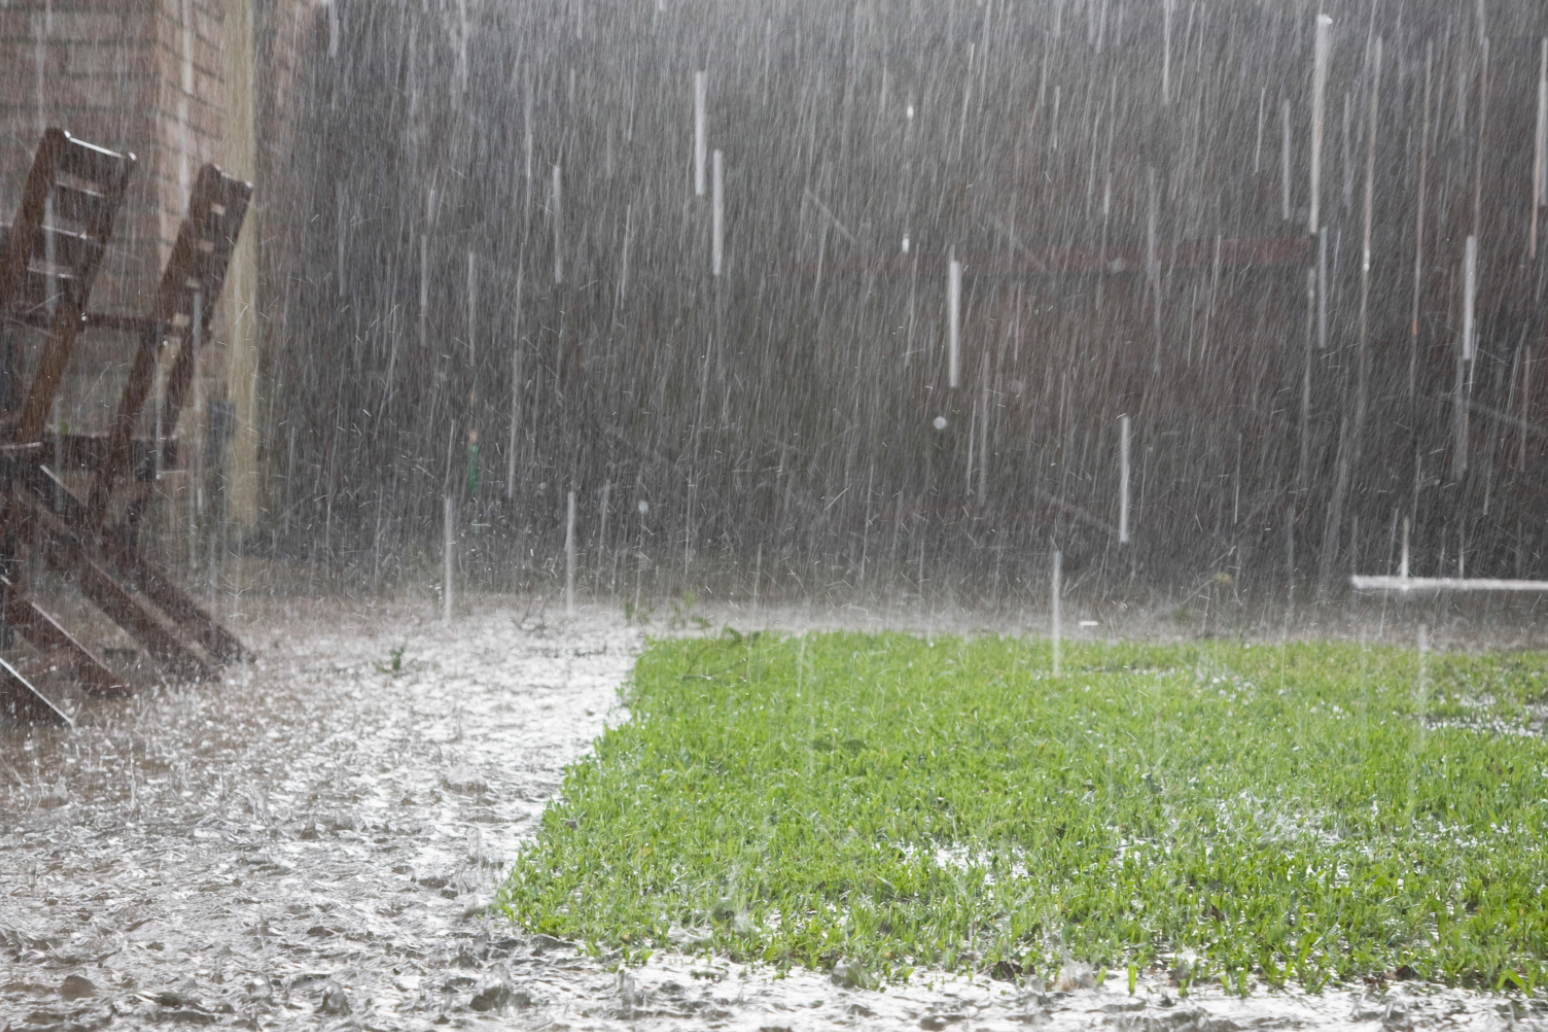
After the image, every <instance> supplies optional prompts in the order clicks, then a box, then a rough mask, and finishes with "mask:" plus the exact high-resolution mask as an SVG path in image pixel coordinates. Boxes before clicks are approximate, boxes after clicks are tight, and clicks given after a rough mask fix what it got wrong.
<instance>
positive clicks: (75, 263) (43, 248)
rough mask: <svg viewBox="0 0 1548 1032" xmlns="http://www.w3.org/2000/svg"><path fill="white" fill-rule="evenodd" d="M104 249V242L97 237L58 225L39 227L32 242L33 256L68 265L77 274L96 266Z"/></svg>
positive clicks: (55, 263) (59, 264)
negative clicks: (61, 227) (51, 251)
mask: <svg viewBox="0 0 1548 1032" xmlns="http://www.w3.org/2000/svg"><path fill="white" fill-rule="evenodd" d="M51 248H52V250H53V253H52V255H50V253H49V251H50V249H51ZM102 250H103V248H102V242H101V241H100V240H98V239H97V238H96V237H93V236H88V235H87V234H85V233H77V232H75V231H74V230H69V229H60V228H59V227H57V226H41V227H39V229H38V232H37V236H36V237H34V238H33V243H32V257H33V258H35V259H38V260H40V261H41V260H49V261H52V263H53V264H54V265H55V266H65V267H68V268H69V269H70V270H71V271H72V272H74V273H76V274H77V275H79V274H80V273H81V271H82V270H84V269H89V268H95V267H96V265H97V263H98V262H99V261H101V260H102Z"/></svg>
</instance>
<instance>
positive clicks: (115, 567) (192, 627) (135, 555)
mask: <svg viewBox="0 0 1548 1032" xmlns="http://www.w3.org/2000/svg"><path fill="white" fill-rule="evenodd" d="M37 470H38V474H39V479H38V480H37V481H36V482H35V483H34V485H33V491H34V496H35V498H36V500H37V501H38V503H39V504H41V505H44V506H46V507H48V508H49V509H50V510H52V511H53V513H54V514H55V515H56V516H57V517H58V518H59V519H60V520H61V521H62V522H63V523H64V524H66V525H75V526H79V525H80V524H82V523H83V522H84V521H85V513H86V505H85V502H83V501H82V500H81V498H80V496H79V495H77V494H76V493H75V492H74V491H72V490H71V489H70V487H69V485H67V484H66V483H65V482H64V481H63V480H61V479H60V478H59V475H58V474H57V473H55V472H54V471H53V470H51V469H49V468H48V467H47V466H45V465H41V464H40V465H39V466H38V467H37ZM98 542H99V544H100V546H101V553H100V558H101V559H102V560H103V562H104V563H105V565H106V566H107V567H108V569H109V570H111V571H112V572H113V573H115V574H117V575H118V576H120V577H122V578H123V579H125V580H127V581H128V582H129V583H130V584H132V585H134V587H135V588H136V589H138V590H139V591H141V592H143V593H144V594H145V596H146V597H147V598H149V599H150V600H151V601H152V602H153V603H155V604H156V606H157V607H158V608H160V609H161V611H162V612H163V613H164V614H166V616H167V617H168V618H169V619H170V620H171V621H172V622H173V623H174V624H176V625H177V628H178V630H179V631H181V632H182V633H183V634H185V635H187V636H188V637H189V638H191V639H193V640H194V641H196V642H198V643H199V645H200V646H201V647H203V649H204V650H205V651H206V652H208V653H209V654H210V655H211V656H214V657H215V658H216V659H219V660H221V661H222V662H226V663H235V662H238V661H240V660H242V659H245V658H247V657H248V656H250V655H251V653H250V652H248V651H247V647H246V646H244V645H243V644H242V642H241V641H240V640H239V639H238V638H237V636H236V635H234V634H232V633H231V632H230V631H228V630H226V628H225V627H223V626H221V624H220V621H218V620H216V619H215V618H214V617H213V616H211V615H210V614H209V613H208V612H207V611H206V610H205V609H204V607H203V606H201V605H199V603H197V602H195V601H194V600H193V597H192V596H191V595H189V594H188V593H187V592H186V591H184V590H183V589H182V588H181V587H180V586H179V585H178V583H177V582H176V581H175V580H173V579H172V577H171V576H170V575H169V574H167V573H166V571H164V570H163V569H162V568H161V567H160V566H159V565H157V564H156V563H154V562H152V561H151V560H149V559H147V558H146V557H145V556H143V555H141V554H140V552H139V549H138V548H137V547H136V545H135V540H134V532H133V528H132V527H129V526H116V527H105V528H103V530H102V532H101V534H100V536H99V538H98Z"/></svg>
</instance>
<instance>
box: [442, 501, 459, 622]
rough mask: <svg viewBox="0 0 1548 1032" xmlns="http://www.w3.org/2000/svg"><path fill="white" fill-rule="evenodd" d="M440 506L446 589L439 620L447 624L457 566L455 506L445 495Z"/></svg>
mask: <svg viewBox="0 0 1548 1032" xmlns="http://www.w3.org/2000/svg"><path fill="white" fill-rule="evenodd" d="M441 506H442V513H441V521H442V524H443V526H444V529H445V533H446V540H445V542H444V543H443V546H442V552H443V554H444V557H445V560H446V588H445V591H444V592H443V599H444V603H445V604H444V606H443V610H442V614H441V619H442V620H443V621H444V622H446V623H448V624H449V623H451V619H452V574H453V572H454V570H455V568H456V565H457V505H456V503H455V502H454V501H453V500H452V496H451V495H446V496H445V497H443V498H442V499H441Z"/></svg>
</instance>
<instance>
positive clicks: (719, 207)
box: [710, 150, 726, 276]
mask: <svg viewBox="0 0 1548 1032" xmlns="http://www.w3.org/2000/svg"><path fill="white" fill-rule="evenodd" d="M713 188H714V199H713V203H714V218H713V222H714V235H713V237H712V238H711V246H710V271H711V273H712V274H714V275H716V276H719V275H720V270H721V265H722V261H723V259H724V256H725V240H726V162H725V154H724V153H723V152H721V151H718V150H717V151H716V152H715V161H714V183H713Z"/></svg>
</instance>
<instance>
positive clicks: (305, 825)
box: [0, 599, 1548, 1032]
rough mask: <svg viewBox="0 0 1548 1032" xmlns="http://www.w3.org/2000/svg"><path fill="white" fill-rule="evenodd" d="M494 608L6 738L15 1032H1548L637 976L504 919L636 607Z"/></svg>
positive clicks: (738, 978) (293, 632) (391, 623)
mask: <svg viewBox="0 0 1548 1032" xmlns="http://www.w3.org/2000/svg"><path fill="white" fill-rule="evenodd" d="M249 608H252V607H249ZM469 609H470V613H469V615H466V616H462V617H459V619H458V620H457V621H456V623H455V624H453V625H452V626H449V627H448V626H445V625H443V624H442V623H441V621H440V619H439V617H438V615H437V614H436V613H435V612H434V611H433V609H432V608H431V607H429V606H428V605H417V606H416V605H412V604H401V605H396V606H384V607H375V608H372V607H365V606H358V607H356V608H350V609H347V610H346V609H345V608H344V607H342V606H340V605H338V604H333V603H329V602H322V601H307V602H281V603H275V604H274V605H273V606H272V607H271V611H268V612H265V613H264V614H263V615H261V616H250V617H248V618H246V619H247V623H245V624H243V625H239V626H241V627H242V632H243V634H244V636H245V637H246V639H247V641H248V644H250V645H252V646H254V647H255V649H256V650H257V652H258V654H259V656H258V659H257V661H256V662H254V663H252V664H250V665H247V666H242V667H236V668H233V669H232V670H231V671H230V672H229V674H228V676H227V679H226V681H225V682H224V683H223V684H220V685H212V686H202V687H194V688H187V689H167V688H163V689H160V690H156V691H150V692H146V693H143V694H141V695H139V696H137V697H134V698H131V699H127V700H123V701H111V702H91V703H86V704H80V703H79V702H75V703H74V704H73V705H72V708H73V709H74V710H75V713H76V716H77V719H78V722H79V727H78V729H77V730H75V731H74V732H65V731H56V730H52V729H41V728H39V729H31V730H27V729H17V728H0V1030H6V1032H9V1030H22V1029H28V1030H31V1029H39V1030H41V1029H58V1030H64V1029H83V1030H84V1029H94V1028H108V1027H111V1028H145V1027H151V1026H157V1027H160V1026H167V1025H173V1026H175V1025H221V1026H234V1027H246V1028H292V1027H295V1028H312V1027H338V1028H362V1029H429V1028H434V1027H442V1026H452V1027H474V1028H532V1029H556V1030H557V1029H607V1030H615V1029H616V1030H622V1029H648V1028H662V1029H665V1028H717V1029H718V1028H725V1029H735V1030H747V1032H754V1030H763V1032H771V1030H776V1029H788V1030H791V1032H795V1030H804V1029H820V1028H834V1027H842V1028H854V1029H872V1028H874V1029H892V1028H910V1029H912V1028H922V1029H945V1028H958V1027H960V1028H962V1029H1011V1028H1018V1029H1020V1028H1028V1027H1037V1028H1049V1029H1076V1028H1112V1029H1155V1030H1160V1029H1167V1030H1191V1029H1197V1030H1204V1029H1209V1030H1214V1032H1225V1030H1228V1029H1251V1028H1262V1029H1270V1028H1273V1029H1280V1028H1318V1029H1322V1028H1326V1029H1332V1028H1362V1029H1407V1028H1427V1027H1446V1028H1478V1029H1494V1028H1501V1029H1503V1028H1513V1027H1514V1028H1530V1027H1538V1026H1541V1027H1544V1028H1548V1010H1544V1009H1541V1008H1538V1007H1536V1006H1535V1005H1534V1004H1533V1003H1532V1002H1530V1001H1522V1000H1520V999H1519V998H1518V999H1512V998H1507V997H1504V996H1495V995H1488V994H1476V993H1467V992H1463V991H1459V990H1433V989H1429V988H1427V987H1423V986H1415V985H1414V984H1413V983H1396V984H1393V985H1392V986H1390V987H1376V988H1371V989H1358V990H1353V991H1343V990H1341V991H1328V992H1325V993H1323V994H1321V995H1317V996H1307V995H1303V994H1299V993H1268V992H1255V993H1253V994H1252V995H1251V996H1250V997H1249V998H1247V999H1245V1000H1242V999H1237V998H1232V997H1228V996H1226V995H1224V994H1223V993H1222V992H1221V991H1220V990H1219V989H1218V988H1210V987H1204V988H1201V989H1199V990H1196V991H1195V993H1194V994H1193V996H1192V997H1190V998H1187V999H1183V998H1179V997H1178V995H1177V992H1176V990H1175V988H1173V987H1172V986H1170V985H1169V984H1168V982H1167V981H1166V979H1165V978H1164V977H1161V976H1157V977H1155V978H1146V979H1141V981H1140V984H1139V985H1138V986H1137V987H1136V991H1135V993H1134V994H1133V995H1131V994H1130V993H1129V992H1128V987H1127V984H1126V979H1125V978H1124V977H1123V976H1121V975H1114V976H1113V977H1111V978H1109V979H1107V980H1106V981H1105V982H1104V984H1103V985H1101V986H1097V985H1095V984H1094V982H1095V979H1094V978H1093V977H1092V974H1091V973H1090V972H1088V971H1085V970H1084V969H1082V968H1080V967H1079V966H1078V965H1071V968H1070V969H1069V970H1067V971H1066V972H1064V973H1063V974H1062V976H1061V979H1060V980H1059V981H1058V982H1057V983H1056V984H1054V985H1050V986H1033V987H1019V988H1018V987H1014V986H1011V985H1008V984H1006V983H1002V982H991V981H985V980H982V979H979V980H968V979H963V978H945V977H943V976H940V975H934V976H932V975H929V974H924V975H918V976H916V977H915V979H914V980H913V981H912V982H911V983H910V984H909V985H907V986H901V987H891V988H889V989H887V990H884V991H874V990H868V989H864V988H851V987H846V986H845V985H843V984H841V982H842V979H840V981H839V982H835V981H834V979H833V978H832V977H829V976H826V975H821V974H818V973H814V972H806V971H794V972H791V973H790V975H789V976H788V977H785V978H776V977H774V976H773V974H772V973H771V972H768V971H766V970H747V969H745V968H743V967H741V966H740V965H732V964H728V963H726V962H724V961H720V962H712V961H709V960H705V959H702V958H698V959H693V958H687V957H682V956H672V955H664V954H657V955H656V956H655V957H654V958H652V960H651V961H650V962H649V963H648V964H647V965H646V966H645V967H644V968H639V969H633V970H629V971H625V972H622V973H620V972H618V971H616V970H613V965H612V964H610V963H609V962H608V959H607V958H605V957H603V958H591V957H587V956H584V955H582V954H581V953H580V952H579V951H577V950H576V949H575V947H574V946H573V945H571V944H568V943H562V942H558V941H556V940H552V939H548V938H546V937H544V936H533V937H529V936H526V935H525V934H523V933H522V931H521V930H520V929H519V928H516V927H514V926H512V925H510V924H509V923H507V922H506V921H504V920H503V919H500V918H498V917H492V916H490V915H489V914H488V913H487V912H486V911H485V909H484V908H485V904H486V903H487V902H488V900H489V899H490V898H491V896H492V894H493V891H494V889H495V887H496V886H497V884H498V882H499V880H500V878H501V876H502V874H503V871H504V870H505V869H506V866H507V864H508V861H509V860H510V858H511V857H512V856H513V855H514V852H515V850H516V848H517V846H518V844H519V842H520V841H521V840H522V839H523V837H525V836H527V835H529V834H531V833H532V831H533V830H534V827H535V820H536V818H537V816H538V815H539V814H540V813H541V811H542V808H543V806H544V803H545V801H546V800H547V799H548V798H549V797H550V796H551V794H552V793H553V792H554V791H555V790H557V788H558V787H559V785H560V783H561V779H562V776H563V768H564V766H565V764H567V763H568V762H570V761H572V760H574V759H575V758H576V757H577V756H579V755H580V754H581V753H582V752H583V751H584V750H585V749H586V748H587V747H588V745H589V743H590V742H591V741H592V740H593V739H594V738H595V737H596V736H597V735H598V734H600V733H601V731H602V730H603V728H604V726H605V725H606V724H608V723H617V722H619V721H622V720H624V719H627V713H626V712H625V711H624V710H623V709H622V708H620V706H619V701H618V694H617V689H618V686H619V684H620V683H621V682H622V680H623V679H624V677H625V676H626V675H627V672H628V670H629V668H630V666H631V664H632V662H633V658H634V656H635V655H636V654H637V652H638V649H639V647H640V645H641V643H642V636H641V634H640V632H639V631H638V630H636V629H632V628H629V627H627V626H625V625H624V622H623V620H622V619H621V616H620V615H619V614H618V612H617V611H616V610H612V609H609V610H607V611H605V612H604V611H601V610H584V611H583V612H582V613H581V615H580V616H578V617H577V618H576V619H573V620H564V619H556V618H555V617H554V615H553V614H552V613H547V612H545V611H544V610H543V608H542V606H541V605H540V604H536V603H532V604H529V603H526V602H524V601H522V602H518V601H514V600H510V599H504V600H486V601H481V600H470V603H469ZM721 615H725V614H721ZM854 615H855V614H850V616H851V617H853V616H854ZM766 622H773V623H777V624H786V625H792V624H801V623H806V624H810V623H813V622H815V623H826V624H828V625H835V624H844V623H849V622H854V621H852V620H850V619H846V617H845V616H844V614H842V613H840V614H836V615H835V616H833V617H831V618H830V619H828V620H811V619H810V615H808V616H802V615H800V614H786V616H785V618H783V619H780V618H777V617H776V618H774V619H772V620H769V621H766ZM859 622H867V621H859ZM932 622H933V621H932ZM947 622H950V621H947ZM716 625H717V626H718V620H717V621H716ZM939 629H941V630H946V629H948V628H947V627H944V626H943V627H940V628H939ZM950 629H961V628H950Z"/></svg>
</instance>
